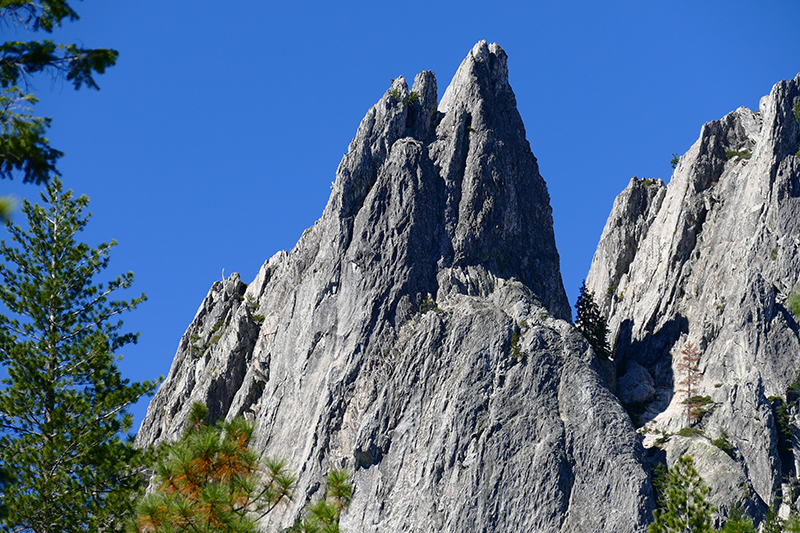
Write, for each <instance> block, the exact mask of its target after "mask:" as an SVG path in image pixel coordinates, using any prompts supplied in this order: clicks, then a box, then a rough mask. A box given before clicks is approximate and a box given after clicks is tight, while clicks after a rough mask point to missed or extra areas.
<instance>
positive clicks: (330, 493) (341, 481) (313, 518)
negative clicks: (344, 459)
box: [290, 470, 353, 533]
mask: <svg viewBox="0 0 800 533" xmlns="http://www.w3.org/2000/svg"><path fill="white" fill-rule="evenodd" d="M349 477H350V475H349V474H348V473H347V471H346V470H332V471H331V472H329V473H328V475H327V476H326V477H325V497H324V498H322V499H321V500H319V501H318V502H317V503H316V504H314V505H311V506H309V507H308V508H307V511H308V513H307V516H306V519H305V520H303V521H302V522H297V523H296V524H295V525H294V526H293V527H292V528H291V530H290V531H292V532H293V533H339V519H340V518H341V516H342V511H343V510H344V509H345V508H347V506H348V505H350V500H352V499H353V485H352V484H351V483H349V481H348V480H349Z"/></svg>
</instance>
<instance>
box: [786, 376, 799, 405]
mask: <svg viewBox="0 0 800 533" xmlns="http://www.w3.org/2000/svg"><path fill="white" fill-rule="evenodd" d="M798 401H800V372H798V373H797V376H796V377H795V378H794V381H793V382H792V384H791V385H789V387H788V388H787V389H786V404H787V405H788V406H789V407H795V406H797V403H798Z"/></svg>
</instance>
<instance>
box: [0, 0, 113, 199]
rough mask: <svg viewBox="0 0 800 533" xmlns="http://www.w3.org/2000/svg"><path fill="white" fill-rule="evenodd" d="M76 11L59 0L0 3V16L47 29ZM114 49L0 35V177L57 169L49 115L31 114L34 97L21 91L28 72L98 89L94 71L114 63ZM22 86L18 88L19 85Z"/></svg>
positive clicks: (26, 178)
mask: <svg viewBox="0 0 800 533" xmlns="http://www.w3.org/2000/svg"><path fill="white" fill-rule="evenodd" d="M65 18H66V19H69V20H77V19H78V15H77V13H75V11H74V10H73V9H72V8H71V7H70V6H69V4H68V3H67V2H66V1H65V0H42V1H41V2H34V1H33V0H6V1H4V2H2V3H0V19H2V20H3V21H4V22H5V23H6V24H9V25H16V24H19V25H22V26H23V27H25V28H26V29H28V30H32V31H39V30H42V31H45V32H48V33H49V32H52V31H53V29H54V28H56V27H59V26H61V22H62V21H63V20H64V19H65ZM117 56H118V53H117V52H116V51H115V50H109V49H104V48H97V49H89V48H84V47H83V46H80V45H77V44H57V43H55V42H53V41H51V40H48V39H45V40H42V41H6V42H5V43H4V44H3V45H0V88H1V89H2V90H0V126H1V130H0V178H9V179H11V178H13V176H14V175H15V174H17V173H19V174H21V175H22V179H23V182H33V183H37V184H39V183H45V182H47V181H48V180H49V179H50V176H51V175H52V174H56V175H58V174H59V172H58V170H56V166H55V164H56V161H57V160H58V159H59V158H60V157H61V156H62V155H64V154H63V153H62V152H60V151H58V150H56V149H54V148H52V147H51V146H50V142H49V141H48V139H47V138H46V137H45V133H46V131H47V128H49V127H50V122H51V119H50V118H48V117H35V116H34V115H33V112H32V107H33V105H34V104H35V103H36V102H37V98H36V97H35V96H34V95H33V94H32V93H28V92H27V88H28V87H29V85H30V81H31V76H32V75H35V74H40V73H44V74H48V75H50V76H51V77H52V78H53V79H56V78H59V77H63V78H65V79H66V80H67V81H68V82H70V83H71V84H72V85H73V87H74V88H75V89H80V88H81V87H83V86H86V87H88V88H90V89H98V86H97V83H96V82H95V80H94V74H95V73H97V74H103V73H104V72H105V70H106V69H107V68H108V67H111V66H113V65H114V63H116V60H117ZM23 89H24V90H23Z"/></svg>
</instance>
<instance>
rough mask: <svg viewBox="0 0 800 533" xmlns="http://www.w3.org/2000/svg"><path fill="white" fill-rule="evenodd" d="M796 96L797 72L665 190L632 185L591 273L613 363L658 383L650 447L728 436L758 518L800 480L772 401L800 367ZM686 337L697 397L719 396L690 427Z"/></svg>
mask: <svg viewBox="0 0 800 533" xmlns="http://www.w3.org/2000/svg"><path fill="white" fill-rule="evenodd" d="M798 101H800V75H798V77H797V78H795V79H794V80H791V81H788V82H787V81H784V82H781V83H778V84H777V85H775V87H774V88H773V89H772V92H771V93H770V95H769V96H766V97H764V98H763V99H762V100H761V104H760V109H759V110H758V111H755V112H753V111H750V110H748V109H746V108H743V107H742V108H739V109H737V110H736V111H734V112H732V113H730V114H729V115H727V116H725V117H724V118H723V119H722V120H719V121H716V122H711V123H708V124H706V125H705V126H703V128H702V130H701V133H700V138H699V139H698V140H697V142H696V143H695V144H694V145H693V146H692V147H691V149H690V150H689V151H688V152H687V153H686V154H685V155H684V156H683V157H682V158H681V159H680V162H679V163H678V165H677V168H676V170H675V172H674V174H673V177H672V180H671V182H670V183H669V185H668V186H666V187H664V186H663V185H662V184H661V183H658V182H652V183H645V182H644V181H641V180H632V181H631V183H630V184H629V185H628V187H627V188H626V189H625V191H623V192H622V194H621V195H620V197H619V198H618V199H617V201H616V202H615V204H614V208H613V211H612V213H611V215H610V217H609V220H608V223H607V225H606V228H605V231H604V232H603V236H602V238H601V241H600V244H599V246H598V249H597V253H596V254H595V257H594V260H593V261H592V267H591V270H590V272H589V275H588V277H587V286H588V287H589V288H590V289H591V290H592V291H594V293H595V294H596V295H598V300H599V301H601V302H602V306H603V309H604V310H605V311H606V312H607V313H608V322H609V329H610V339H609V340H610V341H611V344H612V346H614V347H615V350H616V352H615V360H616V363H617V365H618V367H619V368H623V367H625V366H629V365H630V364H632V363H633V362H635V363H637V364H638V365H641V366H643V367H644V368H646V369H647V370H648V372H649V375H650V376H652V377H653V378H654V382H655V383H654V385H655V389H656V395H655V399H654V400H653V401H652V403H650V405H649V409H648V411H647V412H646V413H645V417H644V418H645V419H646V420H647V419H652V420H651V422H650V423H649V424H648V425H647V429H646V430H645V431H650V433H649V435H650V437H648V438H647V439H646V440H645V445H646V446H649V445H651V444H652V442H653V440H654V438H652V436H653V435H654V434H655V436H658V433H657V432H666V433H675V432H677V431H678V430H679V429H680V428H682V427H685V426H688V425H692V424H697V427H698V428H701V429H702V430H703V431H704V432H705V434H706V435H708V436H713V437H715V438H716V436H718V435H719V434H720V432H722V431H724V432H725V433H726V434H727V435H728V438H729V440H730V443H731V444H732V446H733V447H734V449H735V451H736V460H735V462H736V464H737V468H738V469H739V471H740V472H742V473H743V474H744V475H746V478H747V483H748V485H749V486H750V487H751V489H752V490H751V491H750V494H751V502H750V504H751V506H752V507H753V508H759V509H761V510H762V511H763V509H764V508H765V505H769V504H771V503H772V502H773V500H774V498H775V497H776V496H777V495H778V494H779V492H780V489H781V479H782V477H783V476H795V475H796V474H797V471H796V467H795V465H794V461H784V464H782V462H781V457H780V456H779V454H778V451H777V448H776V445H777V439H778V434H777V433H776V430H775V423H774V420H773V415H772V412H771V409H770V406H769V402H768V401H767V397H769V396H781V397H785V395H786V390H787V387H788V386H789V385H790V384H791V383H792V382H793V381H794V379H795V377H796V375H797V372H798V370H799V369H800V342H798V323H797V320H798V318H797V317H795V316H794V315H793V314H792V313H791V312H790V311H789V309H788V308H787V299H788V298H789V297H790V295H791V294H792V292H793V291H794V290H796V286H797V283H798V279H799V278H800V255H799V254H798V252H800V157H798V156H797V155H795V153H796V152H797V151H798V144H799V143H800V125H798V123H797V121H796V119H795V117H794V114H793V106H794V105H795V104H796V103H797V102H798ZM687 342H691V343H693V344H694V345H696V346H697V347H698V349H699V352H700V354H701V359H700V362H699V365H698V368H697V369H696V371H694V374H695V375H696V377H697V378H698V379H699V383H698V384H697V386H696V388H695V389H696V390H694V391H693V394H696V395H699V396H708V397H709V398H710V399H711V400H712V401H713V403H712V404H709V406H707V407H706V409H707V410H709V413H708V414H706V415H705V416H704V417H703V418H702V420H701V421H700V422H699V423H697V422H694V421H691V420H687V417H686V409H685V405H684V404H683V402H684V401H685V399H686V398H687V394H686V392H685V391H683V392H682V391H681V389H682V388H683V389H685V379H686V376H687V373H688V372H689V371H688V370H687V369H686V368H685V365H683V364H682V363H685V362H686V360H685V356H684V355H683V354H682V353H681V352H682V350H683V349H684V347H685V346H686V344H687ZM682 384H683V385H682ZM698 438H700V439H702V437H698ZM795 456H796V457H800V447H797V446H795ZM784 459H785V458H784ZM787 462H788V463H791V464H785V463H787ZM703 464H704V465H707V464H711V461H705V462H704V463H703ZM714 468H716V467H708V468H707V469H706V471H705V472H703V471H701V474H703V475H705V474H707V475H708V476H709V477H713V476H714V475H715V474H714V473H713V472H712V471H713V470H714ZM787 496H788V495H787Z"/></svg>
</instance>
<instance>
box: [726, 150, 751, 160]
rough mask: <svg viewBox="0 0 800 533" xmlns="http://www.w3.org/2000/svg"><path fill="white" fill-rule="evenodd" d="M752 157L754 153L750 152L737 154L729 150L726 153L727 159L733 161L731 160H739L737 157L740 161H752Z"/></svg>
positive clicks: (744, 151) (745, 151)
mask: <svg viewBox="0 0 800 533" xmlns="http://www.w3.org/2000/svg"><path fill="white" fill-rule="evenodd" d="M752 155H753V152H752V151H750V150H743V151H741V152H737V151H736V150H727V151H726V152H725V159H728V160H731V159H734V158H737V157H738V158H739V159H750V157H752Z"/></svg>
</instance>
